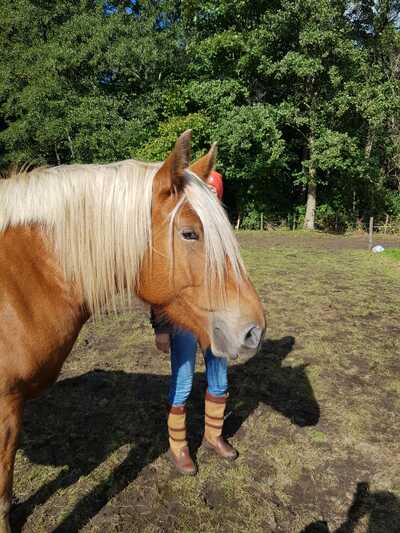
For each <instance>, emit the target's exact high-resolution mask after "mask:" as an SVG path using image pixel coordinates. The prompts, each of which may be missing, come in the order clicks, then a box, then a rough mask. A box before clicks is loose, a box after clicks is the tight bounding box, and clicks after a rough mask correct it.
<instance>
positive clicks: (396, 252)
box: [383, 248, 400, 261]
mask: <svg viewBox="0 0 400 533" xmlns="http://www.w3.org/2000/svg"><path fill="white" fill-rule="evenodd" d="M383 254H384V255H385V256H386V257H390V258H391V259H395V260H396V261H400V248H388V249H387V250H385V251H384V252H383Z"/></svg>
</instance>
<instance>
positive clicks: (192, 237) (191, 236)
mask: <svg viewBox="0 0 400 533" xmlns="http://www.w3.org/2000/svg"><path fill="white" fill-rule="evenodd" d="M181 235H182V237H183V238H184V239H185V240H186V241H198V240H199V236H198V235H197V233H196V232H195V231H194V230H193V229H189V228H188V229H183V230H182V231H181Z"/></svg>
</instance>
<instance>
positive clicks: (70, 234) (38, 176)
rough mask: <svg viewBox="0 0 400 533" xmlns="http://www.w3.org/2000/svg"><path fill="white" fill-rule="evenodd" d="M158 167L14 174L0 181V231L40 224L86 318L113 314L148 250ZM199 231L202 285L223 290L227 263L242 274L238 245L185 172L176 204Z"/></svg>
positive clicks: (213, 203)
mask: <svg viewBox="0 0 400 533" xmlns="http://www.w3.org/2000/svg"><path fill="white" fill-rule="evenodd" d="M161 165H162V163H145V162H141V161H135V160H128V161H121V162H118V163H112V164H108V165H69V166H60V167H54V168H48V169H46V168H45V169H37V170H34V171H31V172H20V173H17V174H16V175H15V176H14V177H11V178H10V179H7V180H0V232H2V231H4V230H6V229H7V227H9V226H16V225H28V224H40V225H41V226H42V227H43V229H44V230H45V231H46V233H47V234H48V236H49V237H50V238H51V239H52V242H53V244H54V249H55V251H56V253H57V256H58V257H59V261H60V264H61V266H62V268H63V270H64V272H65V275H66V278H67V279H68V280H71V281H76V282H78V283H79V284H80V286H81V287H82V290H83V294H84V298H85V301H86V304H87V305H88V308H89V309H90V311H91V312H93V313H95V314H97V313H99V312H100V310H101V308H102V307H103V306H104V305H112V306H113V307H114V308H115V307H116V305H117V302H118V301H120V299H119V298H118V297H117V295H118V294H120V295H121V294H122V297H123V298H122V299H123V300H124V301H127V302H128V303H129V302H130V299H131V291H129V290H127V285H128V283H129V284H130V286H132V285H131V283H133V282H138V281H139V280H138V279H137V276H138V273H139V268H140V265H141V262H142V259H143V256H144V254H145V252H146V250H148V249H149V247H151V240H152V239H151V202H152V186H153V178H154V176H155V174H156V173H157V171H158V169H159V168H160V166H161ZM186 201H187V202H189V204H190V205H191V206H192V208H193V210H194V211H195V212H196V214H197V215H198V217H199V218H200V221H201V222H202V224H203V230H204V243H205V256H206V265H205V268H206V272H207V278H208V279H209V280H210V279H211V280H215V281H217V282H218V283H219V284H220V286H221V287H222V286H223V284H224V278H225V272H226V265H227V261H229V262H230V264H231V266H232V268H233V271H234V273H236V275H237V277H238V279H239V278H240V277H241V274H242V272H244V267H243V265H242V262H241V259H240V254H239V250H238V245H237V243H236V239H235V237H234V235H233V232H232V229H231V226H230V224H229V221H228V220H227V217H226V215H225V212H224V210H223V208H222V206H221V205H220V203H219V202H218V201H217V200H216V199H215V198H214V195H213V194H212V193H210V191H209V190H208V188H207V187H206V186H205V185H204V183H203V182H202V181H201V180H200V178H198V177H197V176H196V175H195V174H193V173H192V172H190V171H188V170H187V171H185V188H184V193H183V195H182V198H181V199H180V201H179V202H178V205H177V206H176V208H175V209H174V210H173V212H172V213H171V217H170V221H171V227H172V224H173V222H174V219H175V217H176V215H177V213H178V212H179V210H180V208H181V207H182V205H183V203H184V202H186Z"/></svg>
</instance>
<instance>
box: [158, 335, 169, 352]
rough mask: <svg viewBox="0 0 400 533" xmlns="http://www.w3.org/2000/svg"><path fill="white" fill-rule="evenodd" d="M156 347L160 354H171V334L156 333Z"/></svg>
mask: <svg viewBox="0 0 400 533" xmlns="http://www.w3.org/2000/svg"><path fill="white" fill-rule="evenodd" d="M156 347H157V350H160V352H164V353H169V350H170V348H171V341H170V337H169V333H156Z"/></svg>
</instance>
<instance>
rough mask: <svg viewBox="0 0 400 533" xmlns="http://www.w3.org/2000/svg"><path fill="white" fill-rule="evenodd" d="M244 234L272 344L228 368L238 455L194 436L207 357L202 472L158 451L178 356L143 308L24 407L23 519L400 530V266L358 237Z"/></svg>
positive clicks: (105, 327) (18, 491)
mask: <svg viewBox="0 0 400 533" xmlns="http://www.w3.org/2000/svg"><path fill="white" fill-rule="evenodd" d="M240 239H241V242H242V247H243V255H244V257H245V260H246V263H247V264H248V267H249V271H250V272H251V276H252V278H253V280H254V282H255V285H256V287H257V289H258V290H259V292H260V294H261V297H262V299H263V301H264V303H265V307H266V310H267V314H268V325H269V329H268V339H269V340H268V341H266V342H265V343H264V346H263V349H262V351H261V353H260V354H258V355H257V356H256V357H255V358H254V359H253V360H251V361H248V362H246V363H240V362H239V363H238V364H236V365H234V366H232V367H231V368H230V393H231V399H230V411H232V414H231V415H230V416H229V417H228V419H227V421H226V433H227V434H228V435H230V436H231V441H232V443H233V444H234V445H235V446H236V447H237V448H238V450H239V452H240V456H239V459H238V460H237V461H236V462H235V463H233V464H229V463H224V462H221V461H219V460H218V459H217V458H216V457H214V456H212V455H209V454H208V453H207V452H206V451H205V450H203V449H202V448H201V447H199V445H200V443H201V433H202V425H203V406H202V402H203V394H204V387H205V382H204V377H203V374H202V370H203V366H202V364H201V361H200V360H199V365H198V373H197V374H196V380H195V386H194V390H193V394H192V399H191V401H190V404H189V413H190V427H189V430H190V436H191V445H192V448H193V453H194V455H195V456H196V458H197V461H198V464H199V474H198V476H196V477H195V478H182V477H179V476H178V475H177V474H176V473H175V472H174V471H173V469H172V467H171V466H170V464H169V463H168V461H167V459H166V458H165V456H164V452H165V451H166V449H167V436H166V426H165V412H164V402H165V398H166V394H167V390H168V375H169V362H168V357H167V356H164V355H160V354H158V353H157V352H156V351H155V349H154V348H153V339H152V331H151V328H150V326H149V323H148V320H147V316H146V314H145V313H143V311H139V310H135V311H133V312H129V313H128V312H127V313H123V314H121V315H119V316H117V317H113V316H110V317H108V318H106V319H105V320H104V321H103V322H101V323H97V324H94V323H92V322H91V323H89V324H88V325H87V326H86V327H85V328H84V330H83V331H82V334H81V336H80V338H79V341H78V343H77V345H76V347H75V349H74V352H73V354H72V356H71V357H70V359H69V360H68V362H67V364H66V366H65V368H64V371H63V373H62V375H61V377H60V380H59V382H58V383H57V384H56V385H55V386H54V387H53V388H52V390H51V391H50V392H49V393H48V394H47V395H46V396H44V397H43V398H41V399H39V400H37V401H35V402H32V403H31V404H30V405H29V406H28V409H27V411H26V416H25V429H24V434H23V438H22V443H21V448H20V450H19V452H18V456H17V465H16V483H15V497H16V503H17V505H16V506H15V508H14V510H13V522H14V526H15V528H16V530H18V528H20V529H21V531H23V532H32V533H36V532H48V531H57V532H61V531H66V532H72V531H78V530H82V531H85V532H96V531H107V532H109V531H110V532H111V531H122V532H136V531H138V532H139V531H140V532H145V533H156V532H159V533H161V532H172V531H179V532H185V533H189V532H200V531H202V532H207V533H208V532H209V533H212V532H224V533H225V532H232V533H233V532H240V531H251V532H281V533H292V532H293V533H294V532H296V533H300V532H301V531H305V532H307V533H312V532H314V533H315V532H325V533H327V532H331V533H333V532H336V533H353V532H354V533H394V532H398V531H400V499H399V498H400V484H399V479H400V475H399V474H400V472H399V452H400V448H399V443H398V435H399V429H400V427H399V426H400V423H399V415H398V412H399V408H400V401H399V392H400V388H399V387H400V385H399V383H400V380H399V370H400V361H399V347H400V342H399V333H400V325H399V321H398V310H399V303H400V268H399V265H398V264H397V263H396V262H394V261H393V260H392V258H391V257H390V256H389V257H388V256H387V255H386V254H379V255H378V254H376V255H373V254H369V253H368V252H367V251H365V249H364V248H365V247H364V242H363V243H362V246H361V245H360V243H359V240H358V238H349V237H343V238H338V237H332V236H324V235H308V234H304V233H301V234H291V233H286V234H275V233H272V234H267V233H265V234H260V233H258V234H257V233H251V232H249V233H243V234H241V235H240ZM199 359H200V358H199Z"/></svg>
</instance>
